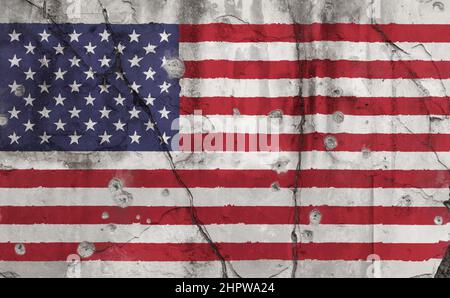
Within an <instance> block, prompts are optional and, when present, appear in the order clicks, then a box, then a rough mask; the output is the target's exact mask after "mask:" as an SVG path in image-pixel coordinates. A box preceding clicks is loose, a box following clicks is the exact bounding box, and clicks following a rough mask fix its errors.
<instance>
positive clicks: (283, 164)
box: [272, 159, 290, 174]
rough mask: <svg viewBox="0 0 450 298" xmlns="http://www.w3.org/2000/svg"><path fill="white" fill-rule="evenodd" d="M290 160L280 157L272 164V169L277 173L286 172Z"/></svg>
mask: <svg viewBox="0 0 450 298" xmlns="http://www.w3.org/2000/svg"><path fill="white" fill-rule="evenodd" d="M289 163H290V161H289V160H287V159H282V160H279V161H277V162H276V163H274V164H273V165H272V171H275V172H277V173H278V174H281V173H286V172H287V166H288V165H289Z"/></svg>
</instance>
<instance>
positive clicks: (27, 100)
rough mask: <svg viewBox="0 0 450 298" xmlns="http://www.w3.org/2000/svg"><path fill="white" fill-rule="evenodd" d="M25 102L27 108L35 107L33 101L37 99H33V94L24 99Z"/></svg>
mask: <svg viewBox="0 0 450 298" xmlns="http://www.w3.org/2000/svg"><path fill="white" fill-rule="evenodd" d="M24 100H25V106H33V101H35V100H36V98H33V97H31V94H28V97H25V98H24Z"/></svg>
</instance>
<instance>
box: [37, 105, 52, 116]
mask: <svg viewBox="0 0 450 298" xmlns="http://www.w3.org/2000/svg"><path fill="white" fill-rule="evenodd" d="M51 112H52V111H51V110H48V109H47V108H46V107H44V108H43V109H42V111H39V112H38V113H39V114H41V119H42V118H47V119H48V118H50V113H51Z"/></svg>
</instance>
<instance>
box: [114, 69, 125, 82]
mask: <svg viewBox="0 0 450 298" xmlns="http://www.w3.org/2000/svg"><path fill="white" fill-rule="evenodd" d="M116 80H122V81H125V73H124V72H121V71H116Z"/></svg>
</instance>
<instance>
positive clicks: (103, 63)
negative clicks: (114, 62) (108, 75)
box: [98, 55, 111, 67]
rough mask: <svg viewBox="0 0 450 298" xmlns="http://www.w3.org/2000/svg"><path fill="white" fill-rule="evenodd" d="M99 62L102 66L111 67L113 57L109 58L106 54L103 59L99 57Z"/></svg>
mask: <svg viewBox="0 0 450 298" xmlns="http://www.w3.org/2000/svg"><path fill="white" fill-rule="evenodd" d="M98 62H100V63H101V64H102V65H101V66H100V67H105V66H106V67H109V62H111V59H108V57H106V55H104V56H103V59H98Z"/></svg>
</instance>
